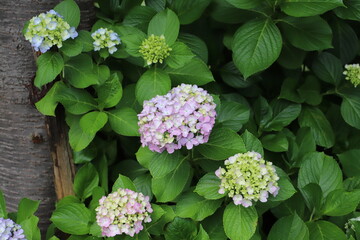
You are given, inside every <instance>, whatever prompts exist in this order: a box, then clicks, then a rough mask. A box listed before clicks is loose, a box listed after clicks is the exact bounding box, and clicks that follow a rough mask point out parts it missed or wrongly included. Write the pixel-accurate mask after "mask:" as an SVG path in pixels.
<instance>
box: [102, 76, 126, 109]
mask: <svg viewBox="0 0 360 240" xmlns="http://www.w3.org/2000/svg"><path fill="white" fill-rule="evenodd" d="M96 93H97V95H98V102H99V105H100V107H104V108H110V107H114V106H115V105H116V104H118V103H119V101H120V99H121V97H122V93H123V91H122V87H121V83H120V79H119V77H118V75H117V74H115V73H114V74H112V75H111V77H110V78H108V79H107V80H106V81H105V83H103V84H102V85H101V86H99V87H97V88H96Z"/></svg>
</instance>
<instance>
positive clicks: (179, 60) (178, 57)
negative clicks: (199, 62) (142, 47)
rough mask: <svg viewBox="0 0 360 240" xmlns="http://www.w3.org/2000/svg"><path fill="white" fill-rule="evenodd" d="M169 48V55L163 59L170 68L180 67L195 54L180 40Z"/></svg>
mask: <svg viewBox="0 0 360 240" xmlns="http://www.w3.org/2000/svg"><path fill="white" fill-rule="evenodd" d="M171 49H172V50H171V52H170V56H169V57H167V58H166V59H165V62H166V64H168V65H169V67H171V68H175V69H176V68H181V67H183V66H184V65H185V64H186V63H188V62H189V61H190V60H191V59H192V58H193V57H194V56H195V55H194V54H193V53H192V52H191V50H190V49H189V48H188V47H187V46H186V44H184V43H182V42H175V43H174V44H173V45H172V46H171Z"/></svg>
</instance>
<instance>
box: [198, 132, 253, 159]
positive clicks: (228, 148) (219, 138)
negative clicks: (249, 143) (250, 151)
mask: <svg viewBox="0 0 360 240" xmlns="http://www.w3.org/2000/svg"><path fill="white" fill-rule="evenodd" d="M197 149H198V150H199V152H200V153H201V154H202V155H203V156H204V157H207V158H209V159H212V160H225V159H226V158H228V157H231V156H233V155H235V154H237V153H243V152H246V149H245V145H244V142H243V140H242V138H241V137H240V136H239V135H238V134H237V133H236V132H235V131H233V130H231V129H229V128H215V129H213V130H212V132H211V134H210V138H209V141H208V142H207V143H204V144H201V145H199V146H198V147H197Z"/></svg>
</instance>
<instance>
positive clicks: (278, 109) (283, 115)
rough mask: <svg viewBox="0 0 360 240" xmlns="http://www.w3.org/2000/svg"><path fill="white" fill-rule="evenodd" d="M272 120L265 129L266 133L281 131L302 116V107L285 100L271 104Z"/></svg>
mask: <svg viewBox="0 0 360 240" xmlns="http://www.w3.org/2000/svg"><path fill="white" fill-rule="evenodd" d="M271 107H272V118H271V119H270V120H269V121H268V122H267V123H266V124H265V126H264V127H263V129H264V130H266V131H281V130H282V129H283V128H284V127H286V126H287V125H289V124H290V123H291V122H292V121H294V120H295V119H296V118H297V117H298V116H299V114H300V111H301V105H300V104H296V103H291V102H288V101H284V100H276V101H274V102H272V103H271Z"/></svg>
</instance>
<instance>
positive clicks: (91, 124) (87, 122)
mask: <svg viewBox="0 0 360 240" xmlns="http://www.w3.org/2000/svg"><path fill="white" fill-rule="evenodd" d="M107 121H108V116H107V115H106V113H104V112H97V111H94V112H89V113H86V114H85V115H84V116H82V117H81V119H80V127H81V129H82V130H83V132H85V133H87V134H89V135H95V134H96V133H97V132H98V131H99V130H100V129H102V128H103V127H104V126H105V124H106V123H107Z"/></svg>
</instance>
